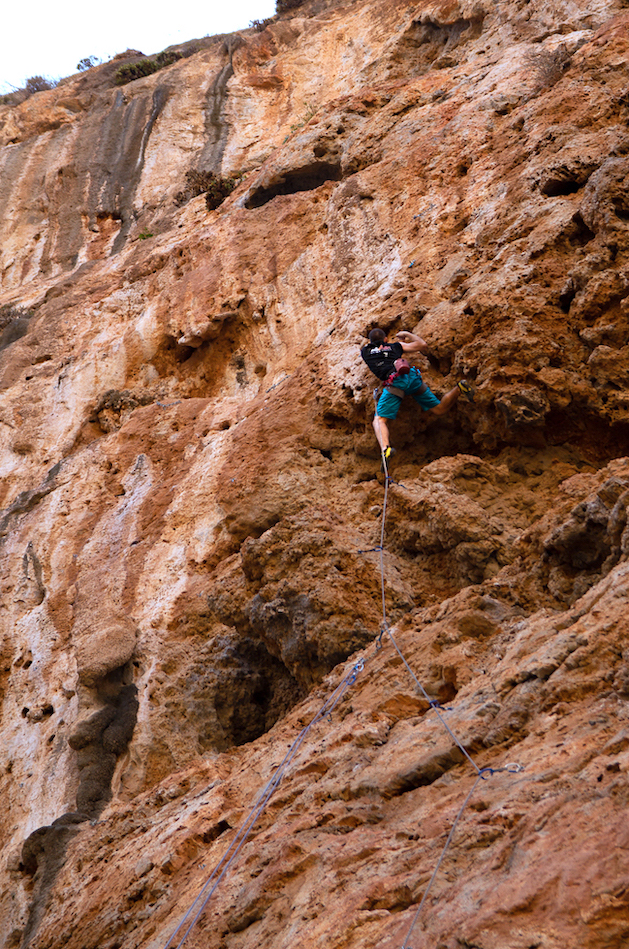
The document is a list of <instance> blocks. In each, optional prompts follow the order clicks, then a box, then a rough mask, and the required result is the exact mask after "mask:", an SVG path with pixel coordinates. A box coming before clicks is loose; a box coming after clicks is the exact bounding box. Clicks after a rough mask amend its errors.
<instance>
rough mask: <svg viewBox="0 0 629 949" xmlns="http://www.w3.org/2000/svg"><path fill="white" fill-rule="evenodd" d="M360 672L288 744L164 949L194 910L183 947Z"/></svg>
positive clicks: (359, 666) (347, 679)
mask: <svg viewBox="0 0 629 949" xmlns="http://www.w3.org/2000/svg"><path fill="white" fill-rule="evenodd" d="M364 668H365V660H364V659H363V658H361V659H359V660H358V662H357V663H355V665H354V666H353V667H352V669H351V670H350V671H349V672H348V673H347V675H345V676H344V678H343V679H342V680H341V682H340V683H339V685H337V687H336V689H334V691H333V692H332V694H331V695H330V696H328V698H327V699H326V700H325V702H324V703H323V705H322V706H321V708H320V709H319V711H318V712H317V714H316V715H315V716H314V718H313V719H312V720H311V721H310V722H309V724H308V725H306V726H305V727H304V728H302V730H301V731H300V732H299V734H298V735H297V738H296V739H295V740H294V742H293V743H292V745H291V746H290V748H289V749H288V751H287V752H286V754H285V755H284V758H283V760H282V761H281V763H280V764H279V765H278V766H277V768H276V769H275V771H274V772H273V774H272V776H271V778H270V780H269V781H268V782H267V784H266V785H265V787H264V788H263V789H262V791H261V792H260V795H259V797H258V799H257V801H256V803H255V804H254V805H253V807H252V808H251V810H250V811H249V814H248V816H247V818H246V820H245V821H244V822H243V823H242V824H241V826H240V828H239V830H238V832H237V833H236V835H235V837H234V839H233V840H232V842H231V844H230V845H229V847H228V848H227V850H226V851H225V853H224V854H223V856H222V857H221V859H220V860H219V862H218V863H217V864H216V866H215V867H214V869H213V870H212V872H211V874H210V876H209V877H208V879H207V880H206V882H205V883H204V885H203V887H202V888H201V890H200V892H199V893H198V894H197V896H196V898H195V899H194V901H193V903H192V905H191V906H190V908H189V909H188V911H187V912H186V914H185V915H184V917H183V918H182V920H181V921H180V923H179V924H178V926H177V928H176V929H175V930H174V932H173V933H171V935H170V937H169V939H168V941H167V942H166V943H165V945H164V949H169V947H170V946H172V945H173V942H174V940H175V939H176V938H177V936H178V935H179V933H180V932H181V930H182V929H183V927H184V926H185V925H186V923H187V922H188V920H189V919H190V917H191V916H192V914H193V913H194V912H195V909H196V910H197V911H196V913H195V915H194V918H193V919H192V920H191V922H190V923H189V925H188V927H187V929H186V930H185V932H184V933H183V935H182V936H181V939H180V940H179V942H178V943H177V945H176V947H175V949H181V946H183V944H184V942H185V941H186V939H187V937H188V935H189V934H190V932H191V930H192V929H193V928H194V926H195V924H196V923H197V921H198V920H199V918H200V916H201V914H202V913H203V911H204V909H205V907H206V906H207V904H208V902H209V901H210V899H211V898H212V896H213V894H214V892H215V890H216V888H217V887H218V885H219V884H220V882H221V880H222V879H223V877H224V876H225V874H226V873H227V871H228V870H229V868H230V867H231V865H232V863H233V862H234V860H235V859H236V857H237V856H238V854H239V853H240V851H241V850H242V848H243V847H244V845H245V843H246V841H247V839H248V837H249V835H250V833H251V830H252V829H253V826H254V824H255V822H256V821H257V819H258V818H259V817H260V815H261V814H262V812H263V811H264V809H265V808H266V806H267V804H268V802H269V800H270V798H271V796H272V794H273V792H274V791H275V789H276V788H277V787H278V785H279V783H280V781H281V780H282V777H283V775H284V772H285V771H286V768H287V767H288V765H289V764H290V762H291V761H292V760H293V758H294V757H295V755H296V754H297V752H298V751H299V749H300V748H301V746H302V744H303V743H304V741H305V739H306V737H307V735H308V733H309V732H310V730H311V729H312V728H313V726H314V725H316V723H317V722H319V721H321V719H323V718H326V717H329V716H330V715H331V714H332V712H333V711H334V709H335V708H336V706H337V705H338V703H339V702H340V701H341V699H342V698H343V696H344V695H345V693H346V691H347V690H348V689H349V688H350V687H351V686H352V685H353V684H354V682H355V681H356V678H357V676H358V675H359V673H361V672H362V671H363V669H364Z"/></svg>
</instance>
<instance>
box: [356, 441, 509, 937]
mask: <svg viewBox="0 0 629 949" xmlns="http://www.w3.org/2000/svg"><path fill="white" fill-rule="evenodd" d="M381 453H382V470H383V472H384V502H383V505H382V524H381V527H380V546H379V547H377V548H372V549H373V550H379V551H380V586H381V591H382V623H381V629H380V636H379V638H378V645H380V644H381V641H382V637H383V635H384V633H385V632H386V634H387V636H388V637H389V639H390V640H391V643H392V644H393V647H394V648H395V651H396V652H397V654H398V656H399V657H400V659H401V660H402V662H403V664H404V666H405V667H406V669H407V671H408V673H409V674H410V676H411V678H412V679H413V682H414V683H415V685H416V686H417V688H418V689H419V691H420V692H421V694H422V696H423V697H424V698H425V699H426V701H427V702H428V705H429V709H430V710H432V711H434V712H435V714H436V716H437V718H438V719H439V721H440V722H441V724H442V725H443V727H444V728H445V730H446V731H447V733H448V735H449V736H450V738H451V739H452V741H453V742H454V743H455V745H456V746H457V748H459V750H460V751H461V752H462V753H463V755H464V756H465V757H466V758H467V760H468V761H469V763H470V764H471V765H472V767H473V768H474V770H475V771H476V780H475V781H474V784H473V785H472V787H471V788H470V790H469V792H468V794H467V797H466V798H465V800H464V801H463V803H462V805H461V807H460V808H459V811H458V813H457V815H456V817H455V819H454V822H453V824H452V827H451V828H450V833H449V834H448V837H447V839H446V842H445V844H444V846H443V849H442V851H441V856H440V857H439V860H438V861H437V865H436V867H435V869H434V870H433V873H432V876H431V878H430V880H429V881H428V885H427V887H426V889H425V890H424V893H423V895H422V898H421V901H420V904H419V906H418V907H417V910H416V912H415V915H414V916H413V919H412V921H411V925H410V927H409V930H408V932H407V934H406V937H405V939H404V942H403V943H402V946H401V949H411V947H410V946H409V945H408V941H409V939H410V938H411V935H412V933H413V930H414V928H415V925H416V923H417V921H418V919H419V917H420V915H421V911H422V909H423V908H424V905H425V903H426V900H427V899H428V894H429V893H430V891H431V889H432V885H433V883H434V882H435V879H436V877H437V874H438V873H439V870H440V868H441V864H442V863H443V861H444V859H445V856H446V854H447V852H448V849H449V848H450V844H451V843H452V839H453V837H454V833H455V831H456V828H457V826H458V824H459V821H460V820H461V817H462V816H463V812H464V811H465V808H466V807H467V805H468V803H469V802H470V800H471V798H472V796H473V794H474V791H475V790H476V788H477V786H478V784H479V783H480V782H481V781H483V780H486V779H487V778H489V777H491V776H492V775H494V774H498V773H499V772H505V771H506V772H508V773H509V774H517V773H519V772H520V771H523V770H524V768H523V767H522V765H519V764H507V765H505V766H504V767H503V768H479V766H478V765H477V764H476V762H475V761H474V759H473V758H472V756H471V755H470V753H469V752H468V750H467V749H466V748H465V746H464V745H463V743H462V742H461V741H460V739H459V738H458V737H457V736H456V735H455V733H454V732H453V730H452V729H451V728H450V726H449V725H448V723H447V721H446V720H445V718H444V717H443V715H442V714H441V709H443V706H442V705H441V704H440V703H439V702H437V701H435V700H434V699H431V698H430V696H429V695H428V693H427V692H426V689H425V688H424V686H423V685H422V683H421V682H420V680H419V679H418V678H417V676H416V675H415V673H414V672H413V670H412V668H411V667H410V665H409V663H408V661H407V659H406V657H405V655H404V653H403V652H402V650H401V649H400V647H399V646H398V644H397V642H396V641H395V637H394V636H393V633H392V632H391V628H390V626H389V621H388V619H387V606H386V595H385V582H384V532H385V522H386V515H387V502H388V495H389V484H391V483H393V484H395V483H396V482H394V481H393V479H392V478H391V476H390V475H389V469H388V465H387V459H386V457H385V454H384V450H382V452H381ZM365 552H366V551H365ZM443 710H444V711H447V709H443Z"/></svg>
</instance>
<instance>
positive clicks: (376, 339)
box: [360, 327, 474, 462]
mask: <svg viewBox="0 0 629 949" xmlns="http://www.w3.org/2000/svg"><path fill="white" fill-rule="evenodd" d="M405 353H422V354H423V355H424V356H428V355H429V353H430V350H429V348H428V343H427V342H426V341H425V340H424V339H422V338H421V336H416V335H415V333H408V332H406V330H401V331H400V332H399V333H396V339H395V341H393V342H389V340H388V338H387V335H386V333H385V331H384V330H382V329H380V328H379V327H376V328H375V329H372V330H371V332H370V333H369V344H368V345H367V346H363V347H362V349H361V351H360V355H361V356H362V358H363V359H364V361H365V362H366V363H367V365H368V366H369V368H370V369H371V371H372V372H373V373H374V375H376V376H377V377H378V379H381V380H382V381H383V382H384V384H385V385H384V392H383V393H382V395H381V396H380V398H379V399H378V404H377V405H376V414H375V416H374V420H373V428H374V432H375V433H376V438H377V439H378V444H379V445H380V449H381V451H382V456H383V459H384V461H385V462H387V461H388V460H389V458H390V457H391V455H392V454H393V452H394V449H393V448H391V445H390V443H389V427H388V424H387V423H388V421H389V420H390V419H394V418H395V417H396V416H397V413H398V410H399V408H400V404H401V402H402V399H403V398H404V395H405V394H406V393H407V392H408V393H409V394H410V395H412V396H413V398H414V399H415V401H416V402H417V403H418V404H419V406H420V407H421V408H422V409H423V411H424V412H429V413H430V414H431V415H445V414H446V412H448V411H449V410H450V409H451V408H452V406H453V405H454V403H455V402H456V400H457V399H458V398H459V396H460V395H461V393H463V395H465V397H466V398H467V399H468V400H469V401H470V402H473V401H474V393H473V390H472V387H471V386H470V385H469V384H468V383H467V382H464V381H461V382H457V384H456V385H455V387H454V389H450V391H449V392H446V394H445V395H444V396H443V398H442V399H441V400H439V399H438V398H437V396H436V395H435V394H434V393H433V392H431V391H430V389H429V388H428V386H427V385H426V383H425V382H423V380H422V377H421V373H420V371H419V369H417V368H416V367H415V366H410V365H409V364H408V362H407V361H406V360H405V359H404V354H405Z"/></svg>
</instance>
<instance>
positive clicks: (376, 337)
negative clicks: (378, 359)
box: [369, 326, 387, 343]
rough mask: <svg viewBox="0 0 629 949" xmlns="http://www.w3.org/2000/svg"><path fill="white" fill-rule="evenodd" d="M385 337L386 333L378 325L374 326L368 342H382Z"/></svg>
mask: <svg viewBox="0 0 629 949" xmlns="http://www.w3.org/2000/svg"><path fill="white" fill-rule="evenodd" d="M386 338H387V334H386V333H385V331H384V330H381V329H380V327H379V326H376V328H375V329H372V330H371V332H370V334H369V342H370V343H383V342H384V341H385V339H386Z"/></svg>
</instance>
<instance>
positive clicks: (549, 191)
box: [539, 175, 583, 198]
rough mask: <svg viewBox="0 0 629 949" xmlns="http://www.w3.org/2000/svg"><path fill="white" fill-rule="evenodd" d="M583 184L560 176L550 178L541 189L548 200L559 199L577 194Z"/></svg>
mask: <svg viewBox="0 0 629 949" xmlns="http://www.w3.org/2000/svg"><path fill="white" fill-rule="evenodd" d="M582 187H583V183H582V182H579V181H575V180H574V178H564V177H562V176H560V175H558V176H557V177H556V178H548V179H547V180H546V181H545V182H544V183H543V184H542V185H541V187H540V189H539V190H540V191H541V192H542V194H545V195H546V197H547V198H558V197H561V196H564V195H568V194H575V193H576V192H577V191H578V190H579V188H582Z"/></svg>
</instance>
